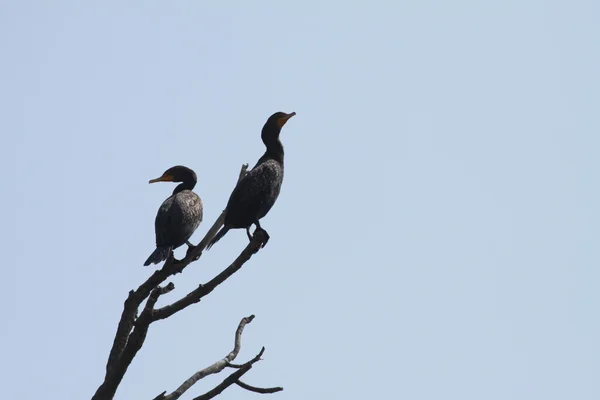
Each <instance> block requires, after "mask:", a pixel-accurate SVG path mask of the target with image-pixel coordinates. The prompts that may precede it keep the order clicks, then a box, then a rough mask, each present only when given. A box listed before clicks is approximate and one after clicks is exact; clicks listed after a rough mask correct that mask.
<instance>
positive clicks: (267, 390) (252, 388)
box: [235, 379, 283, 394]
mask: <svg viewBox="0 0 600 400" xmlns="http://www.w3.org/2000/svg"><path fill="white" fill-rule="evenodd" d="M235 383H236V384H237V385H238V386H239V387H241V388H244V389H246V390H249V391H251V392H255V393H262V394H269V393H277V392H281V391H282V390H283V388H282V387H279V386H278V387H272V388H259V387H256V386H250V385H248V384H247V383H244V382H242V381H240V380H239V379H238V380H237V381H236V382H235Z"/></svg>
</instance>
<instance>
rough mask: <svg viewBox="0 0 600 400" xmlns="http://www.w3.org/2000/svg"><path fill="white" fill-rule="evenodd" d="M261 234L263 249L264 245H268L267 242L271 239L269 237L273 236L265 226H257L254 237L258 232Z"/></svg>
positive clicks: (261, 246)
mask: <svg viewBox="0 0 600 400" xmlns="http://www.w3.org/2000/svg"><path fill="white" fill-rule="evenodd" d="M257 233H258V234H259V235H261V236H262V238H261V239H262V243H261V244H260V247H259V248H260V249H262V248H263V247H265V246H266V245H267V242H268V241H269V239H270V238H271V237H270V236H269V234H268V233H267V231H265V230H264V229H263V228H260V227H259V228H256V230H255V231H254V237H256V234H257Z"/></svg>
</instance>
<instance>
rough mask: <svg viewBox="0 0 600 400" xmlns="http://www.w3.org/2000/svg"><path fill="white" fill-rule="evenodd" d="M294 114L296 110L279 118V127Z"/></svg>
mask: <svg viewBox="0 0 600 400" xmlns="http://www.w3.org/2000/svg"><path fill="white" fill-rule="evenodd" d="M294 115H296V112H291V113H289V114H286V115H285V116H283V117H281V118H279V127H280V128H282V127H283V126H284V125H285V123H286V122H288V119H290V118H292V117H293V116H294Z"/></svg>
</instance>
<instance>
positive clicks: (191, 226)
mask: <svg viewBox="0 0 600 400" xmlns="http://www.w3.org/2000/svg"><path fill="white" fill-rule="evenodd" d="M196 181H197V178H196V173H195V172H194V171H192V170H191V169H189V168H187V167H183V166H181V165H178V166H175V167H172V168H169V169H168V170H166V171H165V173H164V174H162V176H161V177H160V178H156V179H152V180H151V181H150V182H149V183H154V182H182V183H181V184H179V185H177V187H176V188H175V190H174V191H173V194H172V195H171V196H169V198H168V199H166V200H165V201H164V202H163V203H162V205H161V206H160V208H159V209H158V213H157V214H156V220H155V221H154V230H155V233H156V250H154V252H153V253H152V254H151V255H150V257H148V259H147V260H146V262H145V263H144V265H150V264H158V263H159V262H161V261H164V260H166V259H167V258H168V257H169V255H170V254H171V252H172V251H173V250H174V249H176V248H178V247H179V246H181V245H183V244H184V243H186V244H187V245H188V246H192V245H191V244H190V242H188V240H189V238H190V237H191V236H192V234H193V233H194V231H195V230H196V229H197V228H198V226H199V225H200V223H201V222H202V200H200V197H199V196H198V195H197V194H196V193H194V192H192V189H194V186H196Z"/></svg>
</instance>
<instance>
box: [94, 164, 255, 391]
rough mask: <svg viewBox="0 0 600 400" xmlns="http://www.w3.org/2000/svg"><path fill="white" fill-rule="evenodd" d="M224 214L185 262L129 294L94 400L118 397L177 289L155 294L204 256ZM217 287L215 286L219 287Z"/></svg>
mask: <svg viewBox="0 0 600 400" xmlns="http://www.w3.org/2000/svg"><path fill="white" fill-rule="evenodd" d="M247 168H248V164H244V165H243V166H242V168H241V170H240V174H239V177H238V182H239V180H241V178H243V177H244V176H245V175H246V171H247ZM224 213H225V212H223V213H221V216H220V217H219V218H218V219H217V221H216V222H215V224H213V226H212V228H211V229H210V230H209V231H208V233H207V234H206V235H205V236H204V238H203V239H202V241H201V242H200V244H199V245H198V246H196V247H194V248H193V249H192V251H188V254H187V255H186V257H185V258H184V259H183V260H181V261H177V260H175V259H174V258H172V257H171V258H169V259H168V260H167V261H166V262H165V264H164V265H163V267H162V268H161V269H159V270H156V271H154V273H153V274H152V275H151V276H150V277H149V278H148V279H147V280H146V281H145V282H144V283H142V284H141V285H140V286H139V287H138V288H137V290H135V291H133V290H132V291H130V292H129V295H128V297H127V299H126V300H125V303H124V305H123V312H122V314H121V319H120V320H119V324H118V326H117V332H116V334H115V339H114V341H113V345H112V348H111V350H110V353H109V357H108V361H107V364H106V374H105V377H104V382H103V383H102V385H100V387H99V388H98V390H97V391H96V393H95V394H94V397H93V398H92V399H93V400H110V399H112V398H113V397H114V393H115V392H116V389H117V387H118V385H119V383H120V382H121V380H122V379H123V375H124V374H125V372H126V371H127V368H128V366H129V364H130V363H131V361H132V359H133V357H135V354H136V353H137V351H138V350H139V348H140V347H141V346H142V344H143V342H144V340H145V337H146V332H147V330H148V325H149V324H150V323H151V322H153V321H154V320H155V319H153V314H154V310H153V307H154V305H155V304H156V301H157V300H158V297H159V296H160V295H161V294H163V293H166V292H168V291H170V290H173V288H174V286H173V285H172V284H169V285H167V286H166V287H165V288H162V289H160V290H159V291H155V290H156V289H157V288H158V287H159V285H160V284H162V283H163V282H164V281H165V280H167V279H168V278H169V277H170V276H172V275H175V274H177V273H180V272H182V271H183V269H184V268H185V267H186V266H187V265H189V264H190V263H191V262H193V261H195V260H197V259H198V258H199V257H200V254H201V253H202V251H203V250H204V248H205V247H206V244H207V243H208V242H209V241H210V240H212V238H213V237H214V235H215V234H216V232H217V231H218V230H219V229H220V228H221V226H222V225H223V220H224ZM238 258H239V257H238ZM249 258H250V257H248V258H247V259H246V260H245V261H247V260H248V259H249ZM245 261H244V262H245ZM242 264H243V262H242ZM230 268H231V266H230ZM239 268H241V265H239V266H238V267H237V268H235V269H234V270H233V271H232V272H231V273H230V274H229V275H228V276H227V277H229V276H231V274H233V273H234V272H235V271H237V270H239ZM228 269H229V268H228ZM220 275H221V274H220ZM220 275H219V276H220ZM217 277H218V276H217ZM227 277H225V279H227ZM215 279H216V278H215ZM213 281H214V279H213ZM211 282H212V281H211ZM209 283H210V282H209ZM220 283H222V281H221V282H218V283H217V285H218V284H220ZM217 285H215V287H216V286H217ZM167 288H169V289H167ZM213 289H214V287H213V288H212V289H210V290H209V291H208V292H207V293H205V294H203V295H202V296H205V295H206V294H208V293H209V292H210V291H212V290H213ZM151 293H154V294H155V298H152V299H148V303H147V304H146V308H145V310H144V311H145V313H144V312H143V313H142V315H141V316H140V318H138V320H137V321H136V317H137V312H138V308H139V307H140V305H141V303H142V302H143V301H144V300H145V299H146V298H148V296H151ZM202 296H201V297H202ZM196 302H197V301H196ZM190 304H191V303H190ZM186 307H187V306H186ZM183 308H185V307H182V309H183ZM146 310H147V311H146ZM171 315H172V314H171ZM140 320H141V321H140ZM146 322H147V323H146Z"/></svg>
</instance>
